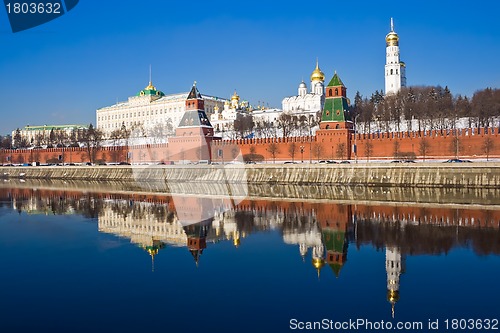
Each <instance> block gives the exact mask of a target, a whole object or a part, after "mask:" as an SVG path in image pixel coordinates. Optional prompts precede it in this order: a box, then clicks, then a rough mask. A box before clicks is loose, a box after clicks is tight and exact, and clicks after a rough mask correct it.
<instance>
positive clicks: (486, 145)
mask: <svg viewBox="0 0 500 333" xmlns="http://www.w3.org/2000/svg"><path fill="white" fill-rule="evenodd" d="M482 148H483V152H484V154H485V155H486V161H489V159H490V153H491V151H492V150H493V148H495V141H494V140H493V139H492V138H491V137H489V136H487V137H485V138H484V141H483V147H482Z"/></svg>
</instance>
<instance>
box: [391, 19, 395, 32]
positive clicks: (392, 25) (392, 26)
mask: <svg viewBox="0 0 500 333" xmlns="http://www.w3.org/2000/svg"><path fill="white" fill-rule="evenodd" d="M391 31H394V21H393V19H392V17H391Z"/></svg>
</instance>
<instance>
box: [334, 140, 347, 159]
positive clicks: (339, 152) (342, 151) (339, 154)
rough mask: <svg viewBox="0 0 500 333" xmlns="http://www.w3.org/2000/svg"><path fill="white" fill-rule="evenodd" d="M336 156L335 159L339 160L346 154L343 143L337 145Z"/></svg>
mask: <svg viewBox="0 0 500 333" xmlns="http://www.w3.org/2000/svg"><path fill="white" fill-rule="evenodd" d="M336 154H337V158H339V159H341V160H343V159H344V156H345V155H346V154H347V147H346V144H345V142H342V143H339V144H338V145H337V151H336Z"/></svg>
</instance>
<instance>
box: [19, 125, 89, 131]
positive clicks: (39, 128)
mask: <svg viewBox="0 0 500 333" xmlns="http://www.w3.org/2000/svg"><path fill="white" fill-rule="evenodd" d="M84 128H88V125H35V126H32V125H26V126H25V127H24V128H23V129H22V130H23V131H49V130H52V129H53V130H68V129H84Z"/></svg>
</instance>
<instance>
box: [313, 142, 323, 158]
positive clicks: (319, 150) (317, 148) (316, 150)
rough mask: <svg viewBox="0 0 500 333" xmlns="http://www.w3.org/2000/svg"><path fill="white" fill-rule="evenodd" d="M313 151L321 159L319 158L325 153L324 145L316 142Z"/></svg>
mask: <svg viewBox="0 0 500 333" xmlns="http://www.w3.org/2000/svg"><path fill="white" fill-rule="evenodd" d="M312 153H313V155H314V156H315V157H316V159H317V160H318V161H319V158H320V157H321V155H323V146H322V145H321V144H320V143H318V142H316V143H315V144H314V145H313V147H312Z"/></svg>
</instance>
